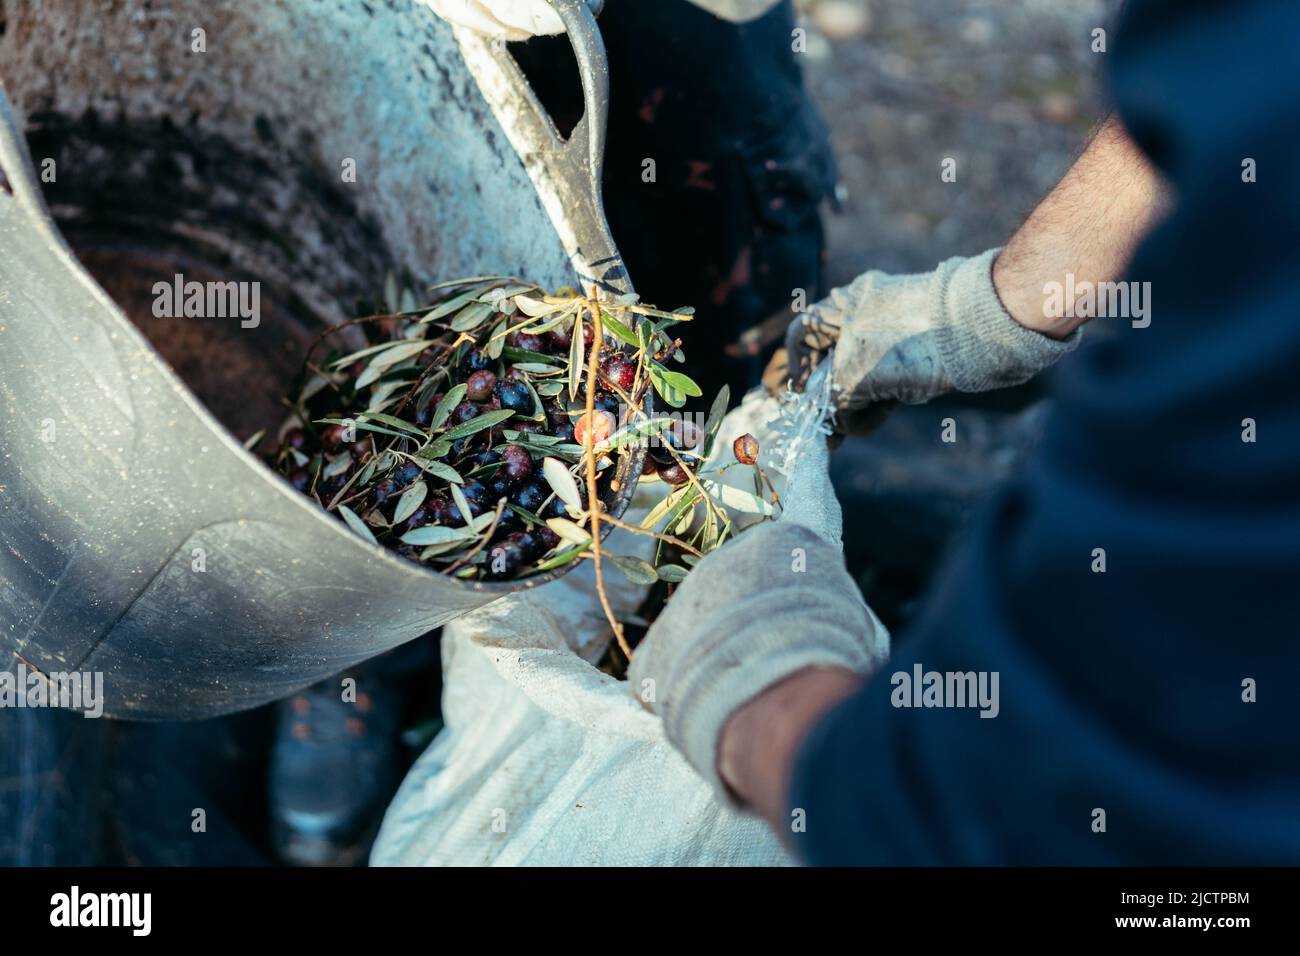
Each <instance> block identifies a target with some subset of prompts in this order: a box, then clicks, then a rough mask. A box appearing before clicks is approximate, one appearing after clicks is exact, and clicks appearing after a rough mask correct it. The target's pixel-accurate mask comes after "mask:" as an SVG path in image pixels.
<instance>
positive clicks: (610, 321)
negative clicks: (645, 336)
mask: <svg viewBox="0 0 1300 956" xmlns="http://www.w3.org/2000/svg"><path fill="white" fill-rule="evenodd" d="M600 325H601V328H603V329H604V330H605V331H606V332H608V333H609V334H610V335H612V336H614V338H616V339H618V340H619V341H620V342H623V343H625V344H627V345H630V346H632V348H634V349H638V348H640V347H641V341H640V339H639V338H638V337H637V334H636V333H635V332H633V331H632V330H631V329H630V328H629V327H628V326H626V325H624V324H623V323H622V322H620V321H619V320H618V319H616V318H614V317H613V316H612V315H610V314H609V313H608V312H602V313H601V316H600Z"/></svg>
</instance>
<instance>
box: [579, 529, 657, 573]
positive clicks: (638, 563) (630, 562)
mask: <svg viewBox="0 0 1300 956" xmlns="http://www.w3.org/2000/svg"><path fill="white" fill-rule="evenodd" d="M556 534H559V532H558V531H557V532H556ZM605 557H607V558H609V560H610V561H611V562H613V564H614V567H616V568H618V569H619V571H621V572H623V577H625V578H627V579H628V580H629V581H631V582H632V583H633V584H654V583H655V581H657V580H659V575H658V574H656V573H655V569H654V566H653V565H651V564H650V562H648V561H643V560H641V559H640V558H634V557H632V556H630V555H626V554H607V555H605Z"/></svg>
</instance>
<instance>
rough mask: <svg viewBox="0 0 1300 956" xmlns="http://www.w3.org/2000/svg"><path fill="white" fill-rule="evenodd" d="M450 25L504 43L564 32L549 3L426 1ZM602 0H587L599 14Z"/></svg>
mask: <svg viewBox="0 0 1300 956" xmlns="http://www.w3.org/2000/svg"><path fill="white" fill-rule="evenodd" d="M424 2H425V3H426V4H428V6H429V7H430V8H432V10H433V12H434V13H436V14H438V16H440V17H442V18H443V19H444V20H446V21H447V22H449V23H454V24H456V25H457V26H462V27H468V28H469V29H471V30H474V31H476V32H478V33H482V34H484V35H486V36H490V37H497V38H499V39H502V40H527V39H528V38H529V37H534V36H548V35H553V34H556V33H563V32H564V24H563V23H562V22H561V21H560V17H559V15H558V14H557V13H556V12H555V10H554V8H552V6H551V5H550V4H549V3H547V2H546V0H424ZM602 3H603V0H587V6H589V7H591V9H592V12H599V10H600V7H601V5H602Z"/></svg>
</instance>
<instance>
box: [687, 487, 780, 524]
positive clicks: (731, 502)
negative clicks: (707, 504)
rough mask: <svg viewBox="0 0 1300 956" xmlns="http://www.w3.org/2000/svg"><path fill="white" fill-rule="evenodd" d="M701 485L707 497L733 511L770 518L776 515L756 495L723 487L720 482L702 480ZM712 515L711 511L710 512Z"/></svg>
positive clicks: (770, 506) (738, 489)
mask: <svg viewBox="0 0 1300 956" xmlns="http://www.w3.org/2000/svg"><path fill="white" fill-rule="evenodd" d="M701 484H702V485H703V486H704V490H705V491H707V492H708V493H709V495H710V496H711V497H713V498H715V499H717V500H719V501H721V502H722V503H723V504H724V505H726V506H727V507H728V508H731V509H732V510H733V511H739V512H741V513H743V514H751V515H764V516H771V515H773V514H775V513H776V509H774V508H773V507H772V505H771V504H770V503H769V502H767V501H764V500H763V499H762V498H760V497H758V495H755V494H751V493H750V492H748V491H743V490H741V489H740V488H734V487H732V486H731V485H725V484H722V483H721V482H717V481H712V480H710V479H707V478H706V479H703V480H702V481H701ZM710 514H712V511H710Z"/></svg>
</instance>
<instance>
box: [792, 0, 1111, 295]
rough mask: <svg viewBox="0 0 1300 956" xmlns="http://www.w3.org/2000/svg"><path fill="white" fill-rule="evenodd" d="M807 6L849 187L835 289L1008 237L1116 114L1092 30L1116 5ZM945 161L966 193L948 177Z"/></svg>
mask: <svg viewBox="0 0 1300 956" xmlns="http://www.w3.org/2000/svg"><path fill="white" fill-rule="evenodd" d="M799 6H800V8H801V9H802V11H803V13H804V17H805V22H806V24H807V26H808V28H809V37H808V49H807V52H806V54H805V59H804V64H805V73H806V77H807V81H808V84H809V87H810V88H811V90H812V91H813V95H814V97H815V98H816V100H817V102H818V103H819V105H820V106H821V108H822V111H823V114H824V115H825V117H826V119H827V121H828V123H829V124H830V126H831V130H832V138H833V141H834V144H835V149H836V155H837V158H838V161H839V165H840V174H841V181H842V183H843V184H844V186H845V187H846V190H847V198H846V201H845V204H844V210H843V213H842V214H841V215H839V216H836V217H833V218H832V219H831V221H830V223H829V239H830V278H831V280H832V281H833V282H837V283H838V282H843V281H845V280H847V279H849V278H851V277H852V276H853V275H856V274H857V273H859V272H861V271H863V270H864V269H866V268H868V267H874V268H881V269H885V270H888V271H900V270H901V271H914V270H921V269H928V268H930V267H931V266H932V265H933V264H935V263H937V262H938V261H940V260H941V259H943V258H945V257H947V256H950V255H957V254H967V253H974V252H978V251H981V250H983V249H986V248H989V247H990V246H993V245H998V244H1000V243H1002V242H1004V241H1005V240H1006V238H1007V237H1008V236H1009V235H1010V234H1011V233H1012V232H1013V231H1014V230H1015V228H1016V226H1017V225H1018V224H1019V223H1020V221H1021V219H1022V218H1023V217H1024V215H1025V213H1026V212H1027V211H1028V210H1029V209H1030V208H1032V206H1033V205H1034V203H1035V202H1036V201H1037V200H1038V199H1039V198H1040V197H1041V196H1042V195H1043V194H1044V193H1045V192H1046V191H1047V190H1048V189H1049V188H1050V187H1051V186H1052V185H1053V184H1054V183H1055V182H1056V180H1057V179H1058V178H1059V177H1060V175H1061V174H1062V173H1063V172H1064V171H1065V169H1066V168H1067V167H1068V166H1069V164H1070V162H1071V161H1072V159H1073V157H1074V155H1075V154H1076V153H1077V151H1078V149H1079V147H1080V145H1081V143H1082V141H1083V139H1084V137H1086V135H1087V133H1088V131H1089V130H1090V129H1091V128H1092V126H1093V125H1094V124H1095V123H1096V122H1097V121H1098V119H1100V117H1101V116H1102V115H1103V113H1104V111H1105V107H1104V105H1103V104H1104V79H1103V77H1102V70H1103V68H1104V60H1105V55H1104V54H1097V53H1093V52H1092V51H1091V44H1092V31H1093V30H1094V29H1095V28H1097V27H1104V28H1108V27H1109V26H1110V20H1111V13H1112V11H1113V10H1114V9H1116V7H1117V3H1116V2H1115V0H800V2H799ZM1107 39H1109V36H1108V38H1107ZM946 157H951V158H953V159H955V160H956V161H957V181H956V182H955V183H945V182H942V181H941V179H940V165H941V163H942V162H943V160H944V159H945V158H946Z"/></svg>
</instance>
